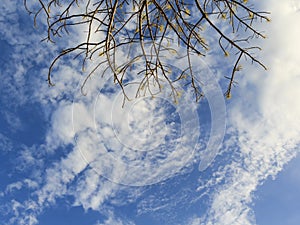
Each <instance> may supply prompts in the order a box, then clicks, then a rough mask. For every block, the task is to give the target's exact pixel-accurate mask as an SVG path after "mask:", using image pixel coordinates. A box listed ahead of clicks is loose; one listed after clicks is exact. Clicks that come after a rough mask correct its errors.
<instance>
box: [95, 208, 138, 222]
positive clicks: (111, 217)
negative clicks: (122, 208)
mask: <svg viewBox="0 0 300 225" xmlns="http://www.w3.org/2000/svg"><path fill="white" fill-rule="evenodd" d="M95 225H134V223H133V222H131V221H126V220H121V219H118V218H116V217H115V215H114V213H113V212H112V211H110V212H109V213H108V218H107V219H106V220H105V221H104V222H103V223H101V222H97V223H96V224H95Z"/></svg>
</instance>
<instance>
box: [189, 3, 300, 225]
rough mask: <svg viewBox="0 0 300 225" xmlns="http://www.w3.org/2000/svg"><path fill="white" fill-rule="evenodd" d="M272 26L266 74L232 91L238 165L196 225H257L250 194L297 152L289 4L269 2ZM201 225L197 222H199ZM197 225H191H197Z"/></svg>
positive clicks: (294, 33) (299, 109) (294, 45)
mask: <svg viewBox="0 0 300 225" xmlns="http://www.w3.org/2000/svg"><path fill="white" fill-rule="evenodd" d="M265 8H266V9H268V10H271V12H272V22H271V23H270V24H268V26H266V28H267V33H268V36H269V38H268V40H266V41H265V42H264V46H263V48H264V49H265V50H264V53H263V55H262V59H263V60H264V61H266V63H267V65H268V67H269V68H270V70H269V71H267V72H258V71H255V72H254V71H253V68H251V70H249V69H248V70H246V72H245V74H246V76H245V78H244V80H243V81H242V82H241V83H240V85H239V89H235V90H234V91H235V92H237V95H238V96H239V98H238V99H233V100H232V101H233V102H232V104H231V105H230V107H232V108H231V109H230V110H229V124H230V125H231V126H233V127H234V128H235V129H237V131H238V142H237V143H236V144H237V145H238V146H239V148H240V153H241V156H242V157H241V159H240V160H239V161H238V162H233V163H231V165H229V166H230V176H228V174H227V175H225V174H224V178H225V182H226V184H225V185H223V186H221V187H219V188H217V191H216V192H215V193H214V194H213V196H212V198H211V208H210V209H209V211H208V215H207V217H203V218H202V219H201V220H200V219H198V220H197V219H195V221H196V222H197V221H198V224H222V225H224V224H255V220H254V215H253V211H252V209H251V203H252V201H253V195H254V191H255V190H256V188H257V187H258V185H260V184H262V183H263V182H264V180H265V179H266V178H267V177H268V176H276V175H277V173H278V172H279V171H281V170H282V168H283V165H284V164H286V163H288V162H289V161H290V160H291V159H292V158H293V157H294V156H295V155H296V154H297V152H298V150H297V145H298V144H299V141H300V140H299V134H300V127H299V124H300V118H299V115H300V106H299V104H298V101H297V99H298V96H299V95H300V89H299V85H300V76H299V74H300V68H299V63H298V61H297V59H298V50H299V49H300V46H299V44H298V37H299V29H298V26H297V25H296V23H295V21H298V20H299V19H300V14H298V13H295V11H293V10H292V9H291V7H290V4H289V2H278V1H276V2H275V1H274V2H268V3H266V7H265ZM200 221H201V222H200ZM196 222H195V223H196Z"/></svg>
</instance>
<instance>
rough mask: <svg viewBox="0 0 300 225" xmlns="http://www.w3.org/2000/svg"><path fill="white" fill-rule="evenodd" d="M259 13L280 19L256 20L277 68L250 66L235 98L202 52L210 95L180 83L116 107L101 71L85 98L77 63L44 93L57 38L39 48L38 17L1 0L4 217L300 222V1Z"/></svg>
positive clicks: (114, 224)
mask: <svg viewBox="0 0 300 225" xmlns="http://www.w3.org/2000/svg"><path fill="white" fill-rule="evenodd" d="M259 7H262V8H264V9H267V10H269V11H271V13H272V16H271V18H272V22H271V23H268V24H264V23H263V24H261V25H259V26H260V28H261V29H262V30H265V31H266V33H267V36H268V38H267V39H266V40H263V41H260V42H259V44H260V45H262V46H263V51H262V52H260V53H259V54H260V57H261V58H262V59H263V60H264V62H265V64H266V65H267V66H268V68H269V69H268V71H262V70H261V69H260V68H257V67H256V66H253V65H248V64H245V65H244V68H243V71H242V73H240V74H239V77H238V80H239V85H238V86H237V87H236V88H234V89H233V97H232V99H230V100H224V98H223V95H222V94H221V95H220V93H222V89H221V87H223V86H224V83H222V82H224V80H223V79H219V78H221V77H223V74H224V73H226V71H228V67H227V66H226V63H221V65H220V62H224V58H216V57H213V56H210V55H208V57H207V58H206V60H205V64H204V63H203V64H201V66H202V67H201V68H204V69H205V74H208V75H207V76H208V77H206V78H204V84H205V80H207V79H210V78H211V77H215V80H214V79H213V80H212V84H213V85H212V86H204V87H202V88H203V89H204V91H205V92H206V95H207V96H208V98H207V100H204V101H202V102H201V103H199V105H195V104H194V103H193V100H192V98H191V93H189V92H188V91H187V90H185V89H183V90H182V91H183V92H184V95H183V96H182V99H183V100H181V101H179V103H178V105H177V104H174V102H172V100H169V99H168V98H167V93H165V92H163V93H162V94H161V95H160V96H159V98H157V99H154V100H150V98H142V99H137V100H134V101H132V102H129V103H128V104H126V105H125V107H124V108H123V109H121V108H119V106H120V105H121V101H122V98H121V95H120V94H119V92H118V91H116V89H114V88H111V89H110V92H109V94H107V87H106V86H105V85H101V84H99V83H101V82H102V83H103V84H109V81H111V80H109V78H106V77H105V78H103V79H101V78H100V77H99V76H98V77H97V76H95V77H94V78H93V79H92V80H91V82H88V83H87V85H86V88H87V90H88V93H87V95H86V96H83V95H82V94H81V92H80V83H81V82H82V78H83V76H84V73H82V72H81V71H80V70H79V69H78V68H79V65H80V62H79V61H78V60H70V59H69V60H68V59H66V60H64V61H62V62H61V64H60V65H59V67H58V68H56V69H55V71H54V72H55V73H54V78H53V79H54V80H53V81H54V82H55V86H54V87H48V84H47V81H46V78H47V77H46V76H47V67H48V66H49V63H50V62H51V59H53V57H54V56H55V54H56V53H57V52H58V50H59V49H60V47H61V46H59V44H58V45H53V44H50V43H46V42H40V40H41V39H42V37H44V35H45V33H44V31H43V22H42V21H38V24H39V26H38V27H37V28H33V19H32V17H30V16H28V14H27V13H26V12H25V10H24V9H23V7H22V6H21V5H20V3H18V2H17V1H15V0H13V1H9V0H4V3H3V4H2V5H1V6H0V32H1V33H0V34H1V36H0V49H1V51H0V77H1V82H0V90H1V95H0V96H1V97H0V105H1V106H0V115H1V117H0V162H1V164H0V165H1V170H0V180H1V182H0V221H2V223H3V224H8V225H9V224H26V225H27V224H29V225H34V224H41V225H47V224H58V225H69V224H72V225H73V224H74V225H77V224H78V225H82V224H85V225H86V224H87V225H125V224H129V225H133V224H136V225H147V224H157V225H165V224H180V225H181V224H183V225H185V224H186V225H200V224H201V225H206V224H214V225H215V224H220V225H221V224H222V225H227V224H228V225H229V224H237V225H238V224H245V225H246V224H259V225H268V224H274V225H276V224H278V225H279V224H286V225H298V224H299V223H300V217H299V215H300V206H299V202H300V194H299V191H298V190H299V188H300V176H299V175H300V174H299V160H300V158H299V156H297V154H298V152H299V141H300V138H299V137H300V126H299V124H300V116H299V115H300V105H299V103H298V100H297V97H298V96H299V95H300V89H299V86H300V66H299V60H298V59H299V56H298V52H299V49H300V46H299V44H298V37H299V35H300V30H299V28H298V25H297V24H296V23H295V21H299V19H300V14H299V3H297V1H285V2H278V1H275V0H273V1H268V2H267V1H262V3H260V5H259ZM78 32H79V33H78V35H77V36H74V37H76V38H81V37H82V33H80V31H78ZM76 38H75V39H72V38H71V39H70V43H72V42H75V41H76ZM212 39H213V38H212ZM208 41H210V40H208ZM62 44H64V43H62ZM213 51H214V49H213ZM213 51H212V52H213ZM193 60H195V61H196V59H193ZM228 60H230V59H228ZM92 63H93V62H91V65H93V64H92ZM197 63H199V62H198V61H197ZM178 65H180V62H179V63H178ZM212 74H214V75H216V76H214V75H212ZM99 81H101V82H99ZM218 82H219V83H218ZM127 91H128V93H129V94H133V93H134V89H130V88H128V90H127ZM216 96H217V97H216ZM220 96H221V97H220ZM186 103H188V104H189V105H188V106H189V107H187V105H186ZM224 112H226V113H224ZM220 114H221V115H222V116H219V115H220ZM124 118H125V119H124ZM212 124H213V125H212ZM225 125H226V126H225ZM208 143H209V144H208ZM218 147H220V148H218ZM132 149H134V151H132ZM107 152H108V153H107ZM210 156H211V157H210ZM210 159H214V160H213V162H212V163H211V164H210ZM199 162H202V163H203V162H206V163H205V165H204V167H205V170H201V171H199V170H198V166H199ZM202 166H203V164H202Z"/></svg>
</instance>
